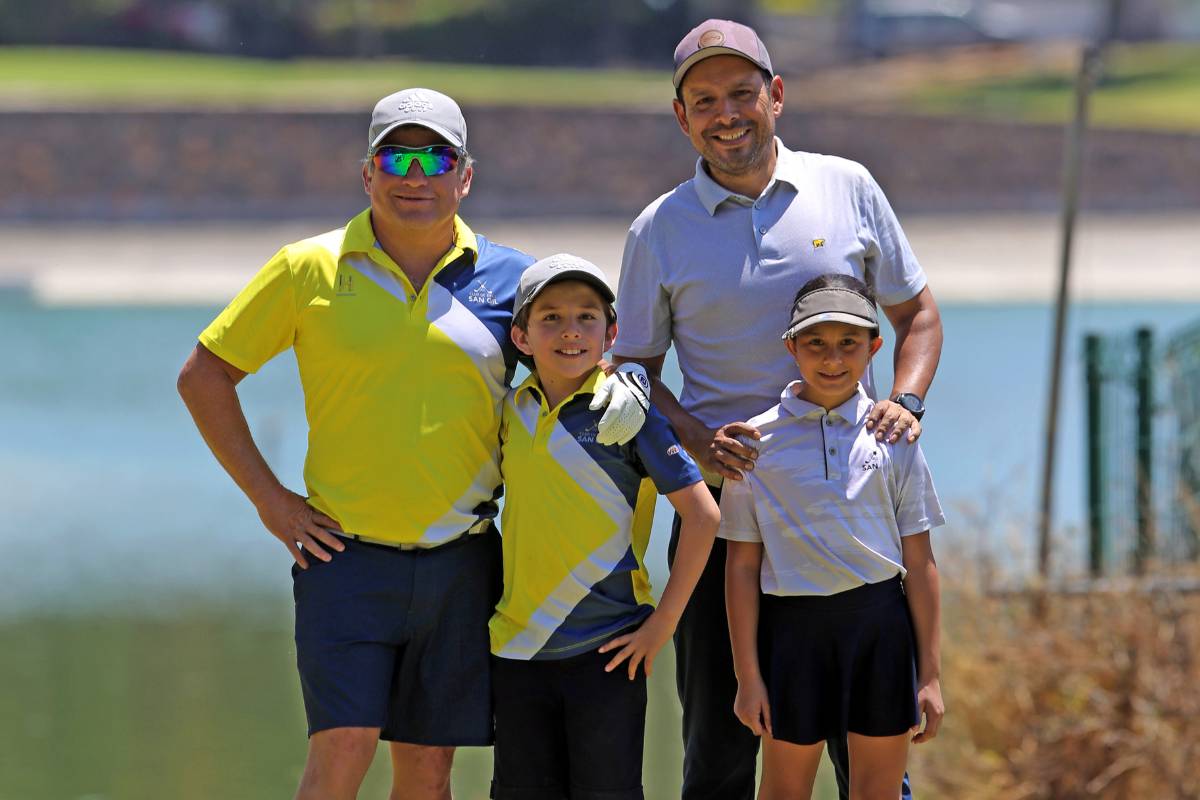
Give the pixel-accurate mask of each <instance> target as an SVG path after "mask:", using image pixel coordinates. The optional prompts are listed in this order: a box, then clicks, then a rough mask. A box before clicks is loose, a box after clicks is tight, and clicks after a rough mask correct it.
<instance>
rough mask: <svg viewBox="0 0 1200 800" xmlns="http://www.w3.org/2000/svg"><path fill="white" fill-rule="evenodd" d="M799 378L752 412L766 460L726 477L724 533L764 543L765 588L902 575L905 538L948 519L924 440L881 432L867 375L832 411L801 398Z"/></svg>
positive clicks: (834, 585) (835, 586) (822, 591)
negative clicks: (871, 425) (872, 427)
mask: <svg viewBox="0 0 1200 800" xmlns="http://www.w3.org/2000/svg"><path fill="white" fill-rule="evenodd" d="M799 383H800V382H799V381H794V382H792V383H790V384H788V386H787V387H786V388H785V389H784V390H783V394H782V395H781V396H780V398H779V404H778V405H776V406H775V407H774V408H772V409H771V410H769V411H767V412H766V413H764V414H760V415H758V416H756V417H751V418H750V422H751V424H753V425H754V426H755V427H757V428H758V429H759V431H760V432H761V433H762V439H761V440H760V441H759V442H757V447H758V448H759V452H760V455H759V457H758V463H757V465H756V466H755V468H754V471H753V472H747V473H745V476H746V477H745V479H744V480H740V481H725V487H724V488H723V489H722V490H721V528H720V532H719V533H718V534H717V535H718V536H720V537H721V538H723V539H732V540H734V541H739V542H762V545H763V562H762V573H761V574H762V590H763V591H764V592H766V593H767V594H777V595H830V594H835V593H837V592H844V591H846V590H847V589H853V588H855V587H856V586H861V585H863V584H864V583H878V582H880V581H885V580H887V579H888V578H891V577H892V576H893V575H896V574H900V575H904V574H905V571H904V560H903V553H902V546H901V543H900V539H901V537H903V536H911V535H913V534H916V533H923V532H925V531H927V530H929V529H930V528H935V527H937V526H939V525H942V524H944V523H945V517H944V516H943V515H942V507H941V504H940V503H939V502H938V498H937V493H936V492H935V491H934V488H933V478H932V477H931V476H930V474H929V467H928V466H927V465H926V463H925V457H924V455H922V454H921V447H920V445H918V444H917V443H916V442H912V443H910V442H908V441H906V440H903V439H902V440H901V441H899V442H896V443H894V444H888V443H886V442H877V441H875V437H874V435H873V434H872V433H871V432H870V431H868V430H867V429H866V424H865V423H866V419H867V413H868V412H869V411H870V410H871V408H872V406H874V405H875V403H874V401H873V400H871V398H869V397H867V394H866V392H865V391H864V390H863V388H862V385H861V384H860V385H859V389H858V393H857V394H855V395H854V396H853V397H851V398H850V399H849V400H847V401H846V402H845V403H842V404H841V405H840V406H838V407H837V408H835V409H832V410H830V411H826V410H825V409H824V408H821V407H820V406H817V405H813V404H812V403H809V402H807V401H805V400H801V399H800V398H798V397H796V394H795V391H794V390H795V388H796V387H797V386H798V385H799Z"/></svg>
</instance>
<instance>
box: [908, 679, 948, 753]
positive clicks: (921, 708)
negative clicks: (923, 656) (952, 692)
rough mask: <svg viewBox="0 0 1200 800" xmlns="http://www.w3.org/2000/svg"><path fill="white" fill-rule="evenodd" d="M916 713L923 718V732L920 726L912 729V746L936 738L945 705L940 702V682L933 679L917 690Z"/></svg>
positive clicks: (944, 712) (944, 713)
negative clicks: (913, 733) (913, 734)
mask: <svg viewBox="0 0 1200 800" xmlns="http://www.w3.org/2000/svg"><path fill="white" fill-rule="evenodd" d="M917 713H918V714H919V715H921V716H924V717H925V730H921V729H920V727H921V726H920V725H917V726H916V727H915V728H913V732H915V733H916V735H915V736H913V738H912V740H913V744H923V743H925V742H928V741H929V740H930V739H932V738H933V737H935V736H937V732H938V728H939V727H941V725H942V717H944V716H945V715H946V705H945V703H943V702H942V682H941V681H940V680H939V679H937V678H934V679H933V680H931V681H928V682H926V683H923V684H921V688H920V689H918V690H917Z"/></svg>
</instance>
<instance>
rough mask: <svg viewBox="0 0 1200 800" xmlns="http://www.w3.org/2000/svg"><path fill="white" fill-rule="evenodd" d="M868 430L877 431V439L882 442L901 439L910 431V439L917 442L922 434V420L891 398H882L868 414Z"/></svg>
mask: <svg viewBox="0 0 1200 800" xmlns="http://www.w3.org/2000/svg"><path fill="white" fill-rule="evenodd" d="M867 430H869V431H874V432H875V439H876V440H877V441H880V442H882V441H883V440H884V438H885V437H886V439H887V441H889V442H898V441H900V437H901V435H903V434H904V432H905V431H907V432H908V437H907V438H908V441H910V442H915V441H916V440H917V439H918V438H920V436H921V421H920V420H919V419H917V418H916V417H914V416H913V415H912V412H911V411H909V410H908V409H906V408H905V407H904V406H902V405H900V404H899V403H893V402H892V401H891V400H880V401H878V402H877V403H875V406H874V407H873V408H872V409H871V411H870V413H869V414H867Z"/></svg>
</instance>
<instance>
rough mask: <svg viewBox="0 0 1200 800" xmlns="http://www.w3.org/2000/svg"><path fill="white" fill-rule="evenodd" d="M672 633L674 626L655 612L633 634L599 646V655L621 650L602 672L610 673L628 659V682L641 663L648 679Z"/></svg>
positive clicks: (627, 634) (635, 673)
mask: <svg viewBox="0 0 1200 800" xmlns="http://www.w3.org/2000/svg"><path fill="white" fill-rule="evenodd" d="M674 632H675V626H674V625H672V624H670V623H669V622H667V621H666V620H665V619H664V618H663V617H662V615H660V614H659V613H658V612H657V611H656V612H654V613H653V614H651V615H650V616H649V617H647V618H646V621H645V622H643V623H642V626H641V627H640V628H638V629H637V630H636V631H634V632H633V633H626V634H624V635H622V636H618V637H617V638H615V639H611V640H609V641H607V642H605V643H604V644H602V645H601V646H600V652H601V653H609V652H612V651H613V650H616V649H617V648H618V647H619V648H621V651H620V652H619V653H617V654H616V655H615V656H614V657H613V659H612V661H609V662H608V664H606V665H605V667H604V671H605V672H612V671H613V670H614V669H616V668H617V667H619V666H620V665H621V662H622V661H624V660H625V659H629V670H628V671H629V680H633V679H634V678H636V677H637V668H638V664H640V663H642V662H643V661H644V662H645V664H646V677H647V678H648V677H650V673H651V672H652V671H653V669H654V658H655V656H657V655H658V651H659V650H661V649H662V647H663V645H664V644H666V643H667V640H668V639H670V638H671V634H672V633H674Z"/></svg>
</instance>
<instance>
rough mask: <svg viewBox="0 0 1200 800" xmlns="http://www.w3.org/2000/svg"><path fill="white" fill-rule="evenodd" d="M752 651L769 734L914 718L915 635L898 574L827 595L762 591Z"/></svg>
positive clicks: (906, 723)
mask: <svg viewBox="0 0 1200 800" xmlns="http://www.w3.org/2000/svg"><path fill="white" fill-rule="evenodd" d="M758 651H759V664H760V669H761V670H762V674H763V680H764V681H765V683H766V685H767V696H768V699H769V701H770V703H771V729H772V732H773V735H774V737H775V738H776V739H780V740H782V741H785V742H792V743H793V744H816V743H817V742H821V741H824V740H826V739H829V738H833V737H835V736H836V737H841V736H844V735H845V734H846V733H858V734H862V735H863V736H898V735H899V734H902V733H905V732H907V731H908V730H909V729H910V728H911V727H913V726H914V725H916V724H917V722H918V714H917V661H916V639H915V636H914V634H913V626H912V616H911V614H910V613H909V610H908V600H907V599H906V598H905V596H904V586H903V583H902V581H901V580H900V576H899V575H897V576H896V577H895V578H891V579H889V580H886V581H881V582H880V583H870V584H865V585H863V586H859V587H858V588H855V589H850V590H848V591H845V592H839V593H837V594H834V595H829V596H826V597H819V596H810V595H805V596H795V597H784V596H779V595H763V596H762V600H761V606H760V613H759V627H758Z"/></svg>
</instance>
